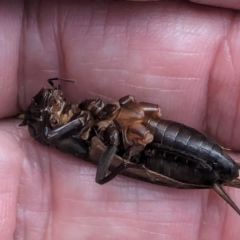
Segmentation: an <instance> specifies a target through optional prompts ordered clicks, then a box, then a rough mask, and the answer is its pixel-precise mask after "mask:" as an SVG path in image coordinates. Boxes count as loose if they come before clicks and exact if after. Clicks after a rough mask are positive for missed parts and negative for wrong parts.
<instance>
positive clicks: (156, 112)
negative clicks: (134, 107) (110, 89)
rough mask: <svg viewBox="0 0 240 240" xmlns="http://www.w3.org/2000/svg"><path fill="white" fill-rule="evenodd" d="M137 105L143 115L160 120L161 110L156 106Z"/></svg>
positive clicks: (143, 103)
mask: <svg viewBox="0 0 240 240" xmlns="http://www.w3.org/2000/svg"><path fill="white" fill-rule="evenodd" d="M138 105H139V106H140V107H141V108H142V110H143V111H144V113H145V115H147V116H149V117H153V118H160V117H161V116H162V114H161V109H160V108H159V106H158V105H157V104H152V103H147V102H140V103H138Z"/></svg>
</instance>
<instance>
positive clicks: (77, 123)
mask: <svg viewBox="0 0 240 240" xmlns="http://www.w3.org/2000/svg"><path fill="white" fill-rule="evenodd" d="M42 117H43V119H42V121H43V136H44V138H45V141H46V142H47V143H49V144H54V143H55V142H57V141H58V140H59V139H61V138H62V137H64V136H65V135H66V134H70V132H73V130H79V129H81V128H83V127H84V126H85V124H86V122H85V119H86V118H87V116H86V115H85V114H84V115H83V116H81V115H80V116H79V117H78V118H77V119H74V120H72V121H70V122H68V123H67V124H65V125H62V126H60V127H57V128H55V129H52V128H51V126H50V123H49V119H50V113H49V112H47V111H44V112H43V114H42Z"/></svg>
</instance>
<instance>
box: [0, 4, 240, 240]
mask: <svg viewBox="0 0 240 240" xmlns="http://www.w3.org/2000/svg"><path fill="white" fill-rule="evenodd" d="M212 1H213V0H212ZM205 2H207V0H206V1H205ZM209 2H210V1H209ZM218 2H220V1H218ZM233 2H234V1H233ZM222 3H225V4H226V1H222ZM228 4H231V1H228ZM24 7H25V8H24ZM225 7H227V6H225ZM229 7H235V8H238V9H239V8H240V4H239V6H237V3H236V5H235V6H233V5H232V6H231V5H229ZM0 13H1V14H0V16H1V17H0V26H1V42H0V44H1V56H2V57H1V58H0V60H1V61H2V64H1V66H2V74H1V78H2V80H1V81H0V82H1V88H0V89H1V90H2V92H1V95H0V98H1V99H0V102H1V105H0V107H1V108H0V115H1V118H4V117H8V116H12V115H14V114H16V113H17V112H18V110H19V109H20V108H21V109H26V107H27V105H28V104H29V103H30V100H31V98H32V97H33V96H34V95H35V94H36V93H37V92H38V91H39V90H40V88H41V87H43V86H47V85H46V84H47V83H46V79H48V78H51V77H56V76H59V77H64V78H74V79H76V80H77V83H76V84H75V85H72V84H65V85H64V86H63V88H64V91H65V92H66V95H67V97H68V99H70V100H72V101H75V102H78V101H80V100H82V99H85V98H95V97H97V96H100V97H102V98H104V99H105V100H118V99H119V98H120V97H122V96H124V95H127V94H131V95H134V96H135V97H136V100H137V101H147V102H152V103H157V104H159V105H160V107H161V109H162V114H163V117H164V118H167V119H172V120H175V121H180V122H183V123H185V124H186V125H190V126H192V127H195V128H197V129H199V130H202V131H205V132H207V133H208V134H210V135H211V136H212V137H214V138H215V139H217V140H218V141H219V142H220V143H221V144H222V145H223V146H225V147H228V148H231V149H233V150H240V144H239V132H240V124H239V122H240V121H239V120H240V119H239V118H240V115H239V111H238V105H239V103H240V101H239V99H240V95H239V94H240V91H239V79H240V76H239V70H238V69H239V67H238V65H239V63H238V55H239V53H240V51H239V47H238V39H239V36H238V35H239V34H240V30H239V25H240V21H239V16H240V15H239V12H236V11H233V10H227V9H217V8H212V7H206V6H202V5H197V4H193V3H188V2H183V1H179V2H178V1H172V2H167V1H163V2H145V3H140V2H121V1H119V2H112V3H100V2H89V3H88V2H81V1H79V2H78V3H76V2H69V1H65V2H63V1H61V2H60V3H54V2H48V1H46V2H41V4H39V3H38V1H29V2H28V3H26V2H25V5H23V2H22V3H21V2H18V3H15V4H11V3H9V4H5V5H3V4H2V6H1V7H0ZM19 123H20V121H19V120H18V119H17V120H16V119H15V120H9V119H8V120H6V119H5V120H4V119H3V120H1V125H0V136H1V138H0V182H1V184H0V203H1V204H0V216H1V218H0V229H1V231H0V239H4V240H5V239H6V240H8V239H12V238H14V239H24V240H28V239H29V240H35V239H49V240H50V239H58V240H65V239H67V240H68V239H71V240H75V239H81V240H82V239H146V238H149V239H161V240H165V239H168V240H170V239H174V240H175V239H184V240H185V239H199V240H203V239H213V240H214V239H216V240H219V239H231V240H234V239H239V235H240V230H239V229H238V227H237V226H238V225H239V224H240V218H239V216H238V215H237V214H236V213H235V212H234V211H233V210H232V208H231V207H229V206H228V205H227V204H226V203H225V202H224V201H223V200H222V199H220V197H219V196H217V195H216V194H215V193H214V192H213V191H210V190H188V191H187V190H176V189H168V188H164V187H160V186H154V185H151V184H145V183H142V182H138V181H135V180H133V179H128V178H124V177H121V176H120V177H117V178H116V179H114V180H113V181H112V182H110V183H108V184H106V185H104V186H100V185H97V184H96V183H95V182H94V178H95V173H96V167H94V166H92V165H90V164H88V163H85V162H83V161H79V160H78V159H75V158H73V157H71V156H67V155H64V154H62V153H60V152H58V151H55V150H52V149H49V148H47V147H43V146H41V145H40V144H39V143H37V142H36V141H34V140H33V139H31V138H30V136H29V134H28V131H27V129H26V128H19V127H18V124H19ZM232 156H233V158H234V159H235V160H236V161H238V162H239V155H238V154H235V155H232ZM227 191H228V193H229V195H230V196H231V197H232V198H233V200H234V202H236V204H237V205H238V206H240V190H239V189H227Z"/></svg>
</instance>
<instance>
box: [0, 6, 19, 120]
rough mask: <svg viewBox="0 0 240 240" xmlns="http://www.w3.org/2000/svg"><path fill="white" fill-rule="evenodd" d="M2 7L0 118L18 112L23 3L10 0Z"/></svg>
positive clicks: (0, 24) (0, 13)
mask: <svg viewBox="0 0 240 240" xmlns="http://www.w3.org/2000/svg"><path fill="white" fill-rule="evenodd" d="M2 5H3V6H2V7H0V28H1V36H2V37H1V39H0V48H1V51H0V66H1V75H0V89H1V94H0V103H1V104H0V118H2V117H6V116H11V115H13V114H16V112H17V104H16V103H17V94H18V85H17V74H18V55H19V43H20V40H21V23H22V12H23V5H22V4H21V2H20V1H19V2H18V3H14V4H13V3H12V1H8V2H7V3H4V4H2Z"/></svg>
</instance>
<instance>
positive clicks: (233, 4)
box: [190, 0, 240, 9]
mask: <svg viewBox="0 0 240 240" xmlns="http://www.w3.org/2000/svg"><path fill="white" fill-rule="evenodd" d="M190 1H191V2H195V3H200V4H207V5H212V6H216V7H224V8H232V9H240V2H239V1H238V0H228V1H225V0H190Z"/></svg>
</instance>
